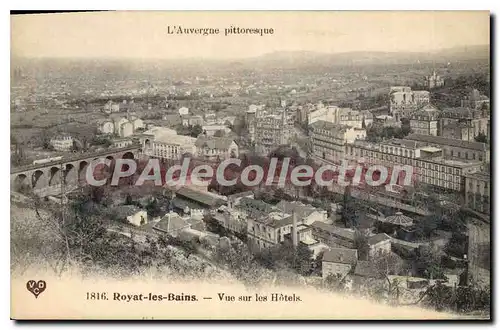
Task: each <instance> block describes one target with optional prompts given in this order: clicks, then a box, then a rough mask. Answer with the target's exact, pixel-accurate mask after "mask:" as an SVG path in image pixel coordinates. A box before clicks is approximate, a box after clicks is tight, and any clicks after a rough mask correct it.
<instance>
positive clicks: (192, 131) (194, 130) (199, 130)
mask: <svg viewBox="0 0 500 330" xmlns="http://www.w3.org/2000/svg"><path fill="white" fill-rule="evenodd" d="M201 133H203V128H202V127H201V125H198V124H196V125H194V126H192V127H190V134H189V135H191V136H192V137H198V136H199V135H200V134H201Z"/></svg>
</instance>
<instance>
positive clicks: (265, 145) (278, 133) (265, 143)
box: [254, 111, 293, 155]
mask: <svg viewBox="0 0 500 330" xmlns="http://www.w3.org/2000/svg"><path fill="white" fill-rule="evenodd" d="M254 125H255V151H256V152H257V153H258V154H261V155H268V154H269V153H270V152H271V151H273V150H275V149H276V148H277V147H278V146H280V145H283V144H288V143H289V142H290V139H291V137H292V132H293V123H292V125H290V122H289V121H288V118H287V116H286V112H285V111H283V112H282V113H281V114H266V115H264V116H262V117H260V116H259V117H256V118H255V124H254Z"/></svg>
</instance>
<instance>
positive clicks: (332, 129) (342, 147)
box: [309, 120, 366, 163]
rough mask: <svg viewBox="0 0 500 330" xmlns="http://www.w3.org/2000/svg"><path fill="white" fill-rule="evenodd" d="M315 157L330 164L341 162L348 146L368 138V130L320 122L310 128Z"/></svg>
mask: <svg viewBox="0 0 500 330" xmlns="http://www.w3.org/2000/svg"><path fill="white" fill-rule="evenodd" d="M309 128H310V131H311V142H312V146H313V156H314V157H316V158H318V159H320V160H326V161H328V162H334V163H339V162H341V161H342V160H343V159H344V157H345V153H346V145H347V144H349V143H353V142H354V141H356V140H364V139H365V138H366V130H365V129H362V128H355V127H350V126H344V125H338V124H333V123H330V122H327V121H323V120H319V121H316V122H314V123H313V124H312V125H311V126H309Z"/></svg>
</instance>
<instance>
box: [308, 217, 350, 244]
mask: <svg viewBox="0 0 500 330" xmlns="http://www.w3.org/2000/svg"><path fill="white" fill-rule="evenodd" d="M311 227H312V228H313V229H314V228H317V229H321V230H324V231H327V232H329V233H330V234H334V235H336V236H340V237H342V238H345V239H347V240H350V241H354V236H355V233H354V231H353V230H349V229H346V228H340V227H336V226H333V225H329V224H327V223H324V222H321V221H314V222H313V223H312V224H311Z"/></svg>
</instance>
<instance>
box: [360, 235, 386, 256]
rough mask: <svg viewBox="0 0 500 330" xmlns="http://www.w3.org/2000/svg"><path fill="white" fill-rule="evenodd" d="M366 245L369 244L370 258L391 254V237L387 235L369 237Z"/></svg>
mask: <svg viewBox="0 0 500 330" xmlns="http://www.w3.org/2000/svg"><path fill="white" fill-rule="evenodd" d="M366 243H367V244H368V256H369V258H374V257H377V256H379V255H383V254H389V253H391V237H390V236H389V235H387V234H385V233H379V234H376V235H374V236H371V237H369V238H368V240H367V242H366Z"/></svg>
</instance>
